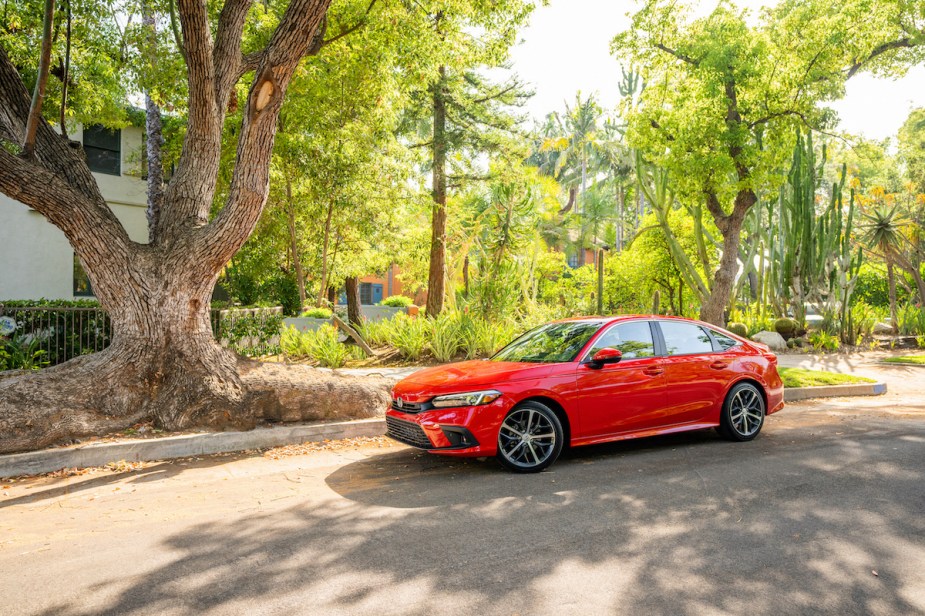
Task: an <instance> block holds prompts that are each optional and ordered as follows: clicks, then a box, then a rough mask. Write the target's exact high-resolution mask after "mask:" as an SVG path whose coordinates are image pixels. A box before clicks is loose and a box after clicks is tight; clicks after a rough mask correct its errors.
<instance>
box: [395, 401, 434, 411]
mask: <svg viewBox="0 0 925 616" xmlns="http://www.w3.org/2000/svg"><path fill="white" fill-rule="evenodd" d="M426 406H427V405H426V403H425V404H414V403H413V402H405V401H404V400H402V402H401V404H399V403H398V399H397V398H396V399H395V400H392V408H393V409H394V410H396V411H399V412H402V413H412V414H413V413H420V412H421V411H423V410H426V409H425V407H426Z"/></svg>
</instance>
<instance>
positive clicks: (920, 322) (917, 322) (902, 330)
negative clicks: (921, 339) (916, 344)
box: [896, 304, 925, 336]
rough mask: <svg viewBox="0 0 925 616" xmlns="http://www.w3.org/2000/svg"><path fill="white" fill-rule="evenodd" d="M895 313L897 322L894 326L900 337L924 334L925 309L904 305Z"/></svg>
mask: <svg viewBox="0 0 925 616" xmlns="http://www.w3.org/2000/svg"><path fill="white" fill-rule="evenodd" d="M897 312H898V314H897V315H896V316H897V318H898V320H899V322H898V323H897V324H896V325H897V328H898V329H899V335H900V336H917V335H919V334H925V308H919V307H917V306H915V305H913V304H906V305H905V306H903V307H902V308H900V309H899V310H898V311H897Z"/></svg>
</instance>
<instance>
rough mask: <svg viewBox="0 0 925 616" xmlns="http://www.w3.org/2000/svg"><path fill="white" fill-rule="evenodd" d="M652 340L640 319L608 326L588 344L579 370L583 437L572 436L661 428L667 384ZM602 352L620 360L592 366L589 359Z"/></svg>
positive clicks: (647, 326)
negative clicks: (606, 350) (610, 352)
mask: <svg viewBox="0 0 925 616" xmlns="http://www.w3.org/2000/svg"><path fill="white" fill-rule="evenodd" d="M655 340H656V333H655V331H654V329H653V326H652V324H651V323H650V322H649V321H645V320H639V321H629V322H622V323H617V324H615V325H612V326H610V327H609V328H608V329H607V330H605V331H604V332H602V333H601V334H600V335H599V336H598V337H597V338H596V339H595V340H594V341H593V342H592V343H591V345H590V348H589V349H588V350H587V351H586V352H585V354H584V356H583V357H582V362H581V363H579V365H578V377H577V383H576V384H577V395H578V408H579V413H580V426H581V434H580V435H575V436H577V437H578V438H581V439H587V440H589V441H593V440H594V439H595V438H597V437H607V436H610V435H614V434H619V433H623V432H635V431H637V430H642V429H646V428H649V427H657V426H659V425H661V424H662V422H663V419H662V417H663V414H664V412H665V393H666V379H665V368H664V365H663V364H664V359H663V358H662V357H658V356H656V346H655ZM603 348H613V349H618V350H619V351H620V352H622V353H623V359H621V360H620V361H619V362H618V363H615V364H605V365H603V366H601V367H599V368H595V367H592V366H591V365H590V364H589V363H587V360H588V358H590V357H592V356H593V355H594V353H595V352H597V351H599V350H600V349H603Z"/></svg>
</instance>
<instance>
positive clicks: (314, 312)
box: [299, 308, 332, 319]
mask: <svg viewBox="0 0 925 616" xmlns="http://www.w3.org/2000/svg"><path fill="white" fill-rule="evenodd" d="M331 314H332V312H331V311H330V310H328V309H327V308H309V309H308V310H306V311H305V312H303V313H302V314H301V315H299V316H301V317H302V318H304V319H330V318H331Z"/></svg>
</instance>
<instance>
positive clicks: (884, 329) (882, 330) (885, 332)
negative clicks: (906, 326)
mask: <svg viewBox="0 0 925 616" xmlns="http://www.w3.org/2000/svg"><path fill="white" fill-rule="evenodd" d="M871 333H873V334H874V335H875V336H889V335H891V334H892V333H893V326H892V325H890V324H889V323H883V322H880V323H874V327H873V329H871Z"/></svg>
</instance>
